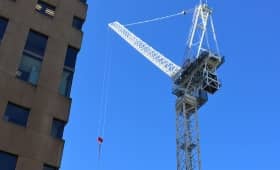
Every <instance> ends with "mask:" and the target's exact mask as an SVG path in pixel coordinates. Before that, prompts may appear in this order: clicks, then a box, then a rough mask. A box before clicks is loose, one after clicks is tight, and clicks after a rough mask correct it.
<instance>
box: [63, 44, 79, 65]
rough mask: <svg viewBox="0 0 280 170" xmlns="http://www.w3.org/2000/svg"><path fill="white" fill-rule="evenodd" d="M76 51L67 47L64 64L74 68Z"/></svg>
mask: <svg viewBox="0 0 280 170" xmlns="http://www.w3.org/2000/svg"><path fill="white" fill-rule="evenodd" d="M78 52H79V51H78V50H77V49H75V48H72V47H68V49H67V52H66V57H65V61H64V66H66V67H69V68H71V69H74V68H75V65H76V58H77V55H78Z"/></svg>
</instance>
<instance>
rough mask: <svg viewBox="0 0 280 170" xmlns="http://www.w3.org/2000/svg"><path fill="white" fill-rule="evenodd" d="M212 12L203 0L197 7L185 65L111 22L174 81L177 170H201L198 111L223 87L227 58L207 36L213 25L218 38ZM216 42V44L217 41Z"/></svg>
mask: <svg viewBox="0 0 280 170" xmlns="http://www.w3.org/2000/svg"><path fill="white" fill-rule="evenodd" d="M211 14H212V10H211V9H210V8H209V7H208V5H207V4H206V3H200V4H199V5H198V6H197V7H196V8H195V11H194V14H193V21H192V27H191V30H190V33H189V37H188V43H187V47H186V48H187V51H188V53H187V56H186V61H185V62H184V64H183V66H182V67H180V66H177V65H176V64H174V63H173V62H172V61H171V60H169V59H168V58H167V57H165V56H164V55H162V54H161V53H160V52H158V51H156V50H155V49H154V48H152V47H151V46H150V45H148V44H147V43H146V42H144V41H143V40H141V39H140V38H139V37H137V36H136V35H134V34H133V33H132V32H130V31H129V30H128V29H127V28H126V27H125V26H123V25H122V24H120V23H119V22H117V21H116V22H112V23H110V24H109V27H110V28H111V29H112V30H113V31H115V32H116V33H117V34H118V35H119V36H120V37H122V38H123V39H124V40H125V41H127V42H128V43H129V44H130V45H131V46H132V47H134V48H135V49H136V50H137V51H138V52H140V53H141V54H142V55H143V56H144V57H145V58H146V59H148V60H149V61H151V62H152V63H153V64H154V65H155V66H157V67H158V68H159V69H160V70H161V71H163V72H164V73H165V74H167V75H168V76H169V77H170V78H171V79H172V80H173V82H174V87H173V90H172V93H173V94H174V95H175V96H176V97H177V98H176V105H175V108H176V146H177V148H176V153H177V170H201V159H200V137H199V125H198V110H199V108H200V107H201V106H203V105H204V104H205V103H206V102H207V101H208V94H214V93H215V92H216V91H217V90H218V89H219V88H220V87H221V83H220V81H219V80H218V76H217V69H218V68H219V67H220V66H221V65H222V64H223V62H224V57H222V56H220V55H219V52H218V50H217V49H218V47H217V46H216V49H214V48H213V46H210V45H209V44H210V43H209V39H208V38H207V37H206V35H207V31H208V27H209V26H210V30H211V34H212V35H213V39H214V41H216V35H215V31H214V25H213V21H212V17H211ZM214 44H215V45H217V43H216V42H215V43H214ZM215 50H216V51H215Z"/></svg>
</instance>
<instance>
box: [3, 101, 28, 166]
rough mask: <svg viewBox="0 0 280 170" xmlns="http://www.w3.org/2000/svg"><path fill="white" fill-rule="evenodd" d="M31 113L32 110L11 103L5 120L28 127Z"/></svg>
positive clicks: (7, 108)
mask: <svg viewBox="0 0 280 170" xmlns="http://www.w3.org/2000/svg"><path fill="white" fill-rule="evenodd" d="M29 112H30V109H27V108H24V107H21V106H18V105H16V104H13V103H10V102H9V103H8V105H7V107H6V111H5V114H4V120H6V121H8V122H12V123H15V124H17V125H20V126H24V127H26V124H27V120H28V116H29ZM0 165H1V164H0Z"/></svg>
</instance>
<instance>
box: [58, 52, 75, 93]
mask: <svg viewBox="0 0 280 170" xmlns="http://www.w3.org/2000/svg"><path fill="white" fill-rule="evenodd" d="M78 52H79V50H77V49H75V48H73V47H68V49H67V52H66V57H65V61H64V69H63V72H62V77H61V82H60V86H59V92H60V94H62V95H64V96H66V97H70V93H71V87H72V80H73V75H74V70H75V65H76V59H77V55H78Z"/></svg>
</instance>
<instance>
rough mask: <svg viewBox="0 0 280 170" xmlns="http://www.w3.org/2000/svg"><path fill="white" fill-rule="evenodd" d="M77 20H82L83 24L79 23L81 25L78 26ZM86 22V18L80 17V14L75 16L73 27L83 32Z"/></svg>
mask: <svg viewBox="0 0 280 170" xmlns="http://www.w3.org/2000/svg"><path fill="white" fill-rule="evenodd" d="M75 21H79V22H81V25H79V26H78V27H77V25H75V23H77V22H75ZM84 23H85V19H83V18H80V17H78V16H73V20H72V27H73V28H74V29H76V30H79V31H81V32H82V31H83V25H84Z"/></svg>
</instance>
